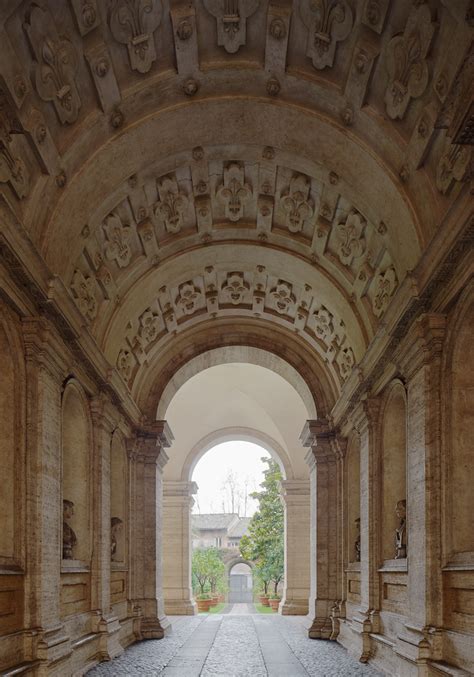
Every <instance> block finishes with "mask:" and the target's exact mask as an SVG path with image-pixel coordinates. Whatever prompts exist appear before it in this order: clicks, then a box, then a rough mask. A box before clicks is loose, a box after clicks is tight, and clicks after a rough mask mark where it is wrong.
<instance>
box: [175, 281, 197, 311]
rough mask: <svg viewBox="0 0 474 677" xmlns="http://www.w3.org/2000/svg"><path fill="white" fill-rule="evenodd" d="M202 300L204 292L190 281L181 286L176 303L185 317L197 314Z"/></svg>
mask: <svg viewBox="0 0 474 677" xmlns="http://www.w3.org/2000/svg"><path fill="white" fill-rule="evenodd" d="M201 299H202V291H201V290H200V289H199V287H196V286H195V285H194V284H193V282H191V281H188V282H183V284H180V285H179V288H178V296H177V297H176V301H175V303H176V306H177V307H178V308H179V309H180V310H181V312H182V313H183V314H184V315H192V314H193V313H195V312H196V310H197V307H198V304H199V302H200V300H201Z"/></svg>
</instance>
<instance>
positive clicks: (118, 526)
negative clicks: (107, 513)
mask: <svg viewBox="0 0 474 677" xmlns="http://www.w3.org/2000/svg"><path fill="white" fill-rule="evenodd" d="M122 526H123V522H122V520H121V519H120V517H112V518H111V519H110V559H111V560H112V562H116V561H117V542H118V538H119V536H120V534H121V533H122Z"/></svg>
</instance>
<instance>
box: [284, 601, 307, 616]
mask: <svg viewBox="0 0 474 677" xmlns="http://www.w3.org/2000/svg"><path fill="white" fill-rule="evenodd" d="M279 612H280V613H281V615H282V616H307V615H308V599H307V598H306V599H286V598H285V599H284V600H283V601H282V603H281V604H280V611H279Z"/></svg>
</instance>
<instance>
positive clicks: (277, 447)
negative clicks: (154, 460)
mask: <svg viewBox="0 0 474 677" xmlns="http://www.w3.org/2000/svg"><path fill="white" fill-rule="evenodd" d="M224 442H253V443H254V444H257V445H258V446H259V447H262V448H263V449H265V451H268V453H269V454H270V456H272V458H274V460H275V461H276V462H277V463H278V465H279V466H280V469H281V471H282V473H283V475H284V479H294V473H293V467H292V465H291V460H290V457H289V456H288V454H287V452H286V451H285V449H283V447H282V446H281V444H279V443H278V442H277V441H276V440H274V439H273V438H272V437H271V436H270V435H267V434H266V433H263V432H261V431H260V430H256V429H254V428H244V427H235V428H222V429H220V430H215V431H214V432H212V433H209V435H206V436H205V437H203V438H202V439H201V440H199V442H197V443H196V444H195V445H194V446H193V448H192V449H191V451H190V452H189V454H188V455H187V457H186V458H185V460H184V463H183V467H182V471H181V480H182V481H183V482H191V480H192V474H193V472H194V469H195V467H196V465H197V464H198V462H199V461H200V460H201V458H202V457H203V456H204V455H205V454H206V453H207V452H208V451H210V450H211V449H213V448H214V447H216V446H217V445H218V444H222V443H224ZM165 472H166V470H165Z"/></svg>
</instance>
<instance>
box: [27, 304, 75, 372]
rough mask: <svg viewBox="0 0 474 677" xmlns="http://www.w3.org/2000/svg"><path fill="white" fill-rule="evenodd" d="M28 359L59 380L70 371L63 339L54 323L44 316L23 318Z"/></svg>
mask: <svg viewBox="0 0 474 677" xmlns="http://www.w3.org/2000/svg"><path fill="white" fill-rule="evenodd" d="M22 327H23V343H24V346H25V357H26V361H27V362H30V363H32V364H36V365H38V366H40V367H42V368H43V369H45V370H46V371H47V372H48V373H49V374H51V376H53V378H55V379H56V381H58V382H62V381H64V379H65V378H66V376H67V373H68V369H67V368H68V358H67V354H66V351H65V348H64V344H63V342H62V340H61V339H60V338H59V336H58V334H57V332H56V330H55V328H54V326H53V325H52V323H51V322H50V321H49V320H47V319H46V318H44V317H27V318H23V320H22Z"/></svg>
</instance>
